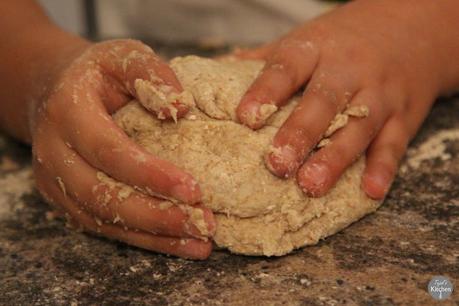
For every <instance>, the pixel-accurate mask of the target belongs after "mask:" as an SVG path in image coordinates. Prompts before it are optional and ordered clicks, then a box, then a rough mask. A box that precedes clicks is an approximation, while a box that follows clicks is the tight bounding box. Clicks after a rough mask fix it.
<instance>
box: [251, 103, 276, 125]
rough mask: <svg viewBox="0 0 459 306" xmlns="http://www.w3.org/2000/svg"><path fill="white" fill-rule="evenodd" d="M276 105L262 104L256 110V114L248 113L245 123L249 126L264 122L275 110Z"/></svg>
mask: <svg viewBox="0 0 459 306" xmlns="http://www.w3.org/2000/svg"><path fill="white" fill-rule="evenodd" d="M277 109H278V108H277V106H276V105H274V104H262V105H261V106H260V108H259V110H258V114H254V113H248V116H247V117H246V118H247V124H248V125H249V126H254V125H257V124H258V123H259V122H261V123H264V122H265V121H266V120H267V119H268V118H269V117H270V116H271V115H272V114H274V113H275V112H276V111H277Z"/></svg>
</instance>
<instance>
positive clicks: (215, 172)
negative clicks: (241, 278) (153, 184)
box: [114, 56, 380, 256]
mask: <svg viewBox="0 0 459 306" xmlns="http://www.w3.org/2000/svg"><path fill="white" fill-rule="evenodd" d="M262 66H263V63H262V62H258V61H236V60H221V61H215V60H212V59H205V58H199V57H196V56H187V57H179V58H175V59H173V60H172V61H171V67H172V69H173V70H174V71H175V73H176V74H177V77H178V78H179V80H180V82H181V83H182V85H183V87H184V89H185V90H186V91H187V92H189V93H191V95H192V96H193V98H194V100H195V104H196V105H195V106H194V107H192V110H191V111H190V113H189V114H188V115H187V116H186V118H184V119H180V120H178V122H177V123H174V122H173V121H160V120H158V119H157V118H155V116H154V115H152V113H151V112H148V111H147V110H146V109H145V107H143V106H142V105H141V104H140V103H138V102H136V101H133V102H131V103H130V104H128V105H126V106H125V107H124V108H122V109H120V110H119V111H118V112H117V113H116V114H115V115H114V118H115V120H116V122H117V124H118V125H119V126H120V127H121V128H122V129H124V130H125V131H126V133H127V134H128V135H129V136H130V137H131V138H132V139H133V140H134V141H135V142H137V143H138V144H140V145H141V146H143V147H145V148H146V149H147V150H148V151H149V152H151V153H153V154H155V155H156V156H159V157H160V158H163V159H166V160H169V161H171V162H173V163H175V164H176V165H178V166H179V167H182V168H184V169H186V170H187V171H188V172H190V173H191V174H192V175H193V176H194V177H195V178H196V179H197V180H198V182H199V184H200V187H201V190H202V193H203V203H204V204H205V205H206V206H208V207H210V208H211V209H212V210H213V211H214V212H215V216H216V219H217V232H216V235H215V238H214V239H215V243H216V244H217V245H218V246H219V247H222V248H227V249H229V250H230V251H231V252H234V253H239V254H245V255H266V256H273V255H275V256H279V255H284V254H287V253H289V252H291V251H292V250H294V249H295V248H299V247H302V246H305V245H312V244H316V243H317V242H318V241H319V239H321V238H324V237H327V236H329V235H332V234H334V233H336V232H337V231H339V230H341V229H343V228H344V227H346V226H348V225H349V224H350V223H352V222H354V221H356V220H358V219H359V218H361V217H362V216H364V215H366V214H368V213H370V212H372V211H374V210H375V209H376V208H377V207H378V206H379V204H380V203H379V202H376V201H372V200H370V199H369V198H367V197H366V196H365V194H364V193H363V192H362V191H361V189H360V177H361V173H362V170H363V166H364V160H363V159H360V160H358V161H357V162H356V163H355V164H354V165H353V166H352V167H351V168H350V169H349V170H348V171H347V172H346V173H345V174H344V175H343V177H342V178H341V180H340V181H339V182H338V184H337V185H336V187H335V188H333V190H332V191H331V192H330V193H329V194H328V195H326V196H324V197H322V198H319V199H313V198H308V197H306V196H305V195H304V194H303V193H302V192H301V191H300V189H299V188H298V187H297V186H296V183H295V181H294V180H293V179H289V180H283V179H279V178H277V177H275V176H274V175H272V174H271V173H270V172H269V171H268V170H267V168H266V166H265V164H264V160H263V156H264V154H265V153H266V152H267V150H268V149H269V146H270V142H271V139H272V138H273V136H274V134H275V133H276V131H277V130H278V128H279V127H280V126H281V124H282V122H283V121H284V120H285V119H286V118H287V116H288V115H289V114H290V112H291V111H292V109H293V107H294V106H295V104H296V99H295V98H294V99H292V101H291V102H290V103H289V104H288V105H287V106H286V107H284V108H282V109H281V110H280V111H279V112H276V113H274V114H273V115H272V116H270V118H269V119H268V121H267V122H268V124H267V125H266V127H264V128H262V129H260V130H258V131H252V130H250V129H249V128H247V127H245V126H243V125H240V124H238V123H236V115H235V109H236V107H237V104H238V102H239V100H240V98H241V96H242V95H243V93H244V92H245V91H246V89H247V88H248V86H249V85H250V84H251V82H252V81H253V80H254V78H255V77H256V75H257V74H258V73H259V71H260V69H261V68H262ZM137 85H138V86H137ZM145 86H146V87H148V86H149V85H148V84H147V83H142V82H139V83H138V84H136V90H137V91H138V92H143V94H142V95H139V97H140V100H141V102H142V104H151V103H153V102H154V101H155V99H156V100H158V97H157V96H154V92H153V91H152V93H151V95H153V96H151V95H150V96H149V97H148V91H149V90H148V88H146V87H145ZM160 98H161V97H160ZM164 101H167V97H165V96H164V97H163V100H162V101H159V103H164ZM364 112H365V111H364ZM355 113H359V112H358V110H357V111H356V110H350V111H348V114H346V112H344V114H341V115H344V116H348V115H349V116H351V115H352V116H357V117H358V114H357V115H356V114H355ZM270 114H272V110H270V109H268V111H267V114H266V116H267V117H268V116H269V115H270ZM335 119H336V118H335ZM335 121H340V122H342V119H339V120H335ZM345 121H346V122H347V120H345ZM338 128H339V127H338ZM333 129H335V128H332V130H333Z"/></svg>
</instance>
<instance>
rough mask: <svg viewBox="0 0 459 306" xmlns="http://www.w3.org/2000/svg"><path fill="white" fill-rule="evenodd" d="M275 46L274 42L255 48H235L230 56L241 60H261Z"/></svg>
mask: <svg viewBox="0 0 459 306" xmlns="http://www.w3.org/2000/svg"><path fill="white" fill-rule="evenodd" d="M277 44H278V42H277V41H276V42H272V43H269V44H265V45H263V46H260V47H256V48H235V49H234V50H233V51H232V52H231V54H230V55H231V56H235V57H237V58H239V59H242V60H263V59H266V58H267V57H268V56H269V55H270V54H271V53H272V52H273V51H274V49H275V48H276V46H277Z"/></svg>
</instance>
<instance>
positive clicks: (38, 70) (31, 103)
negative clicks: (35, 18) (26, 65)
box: [25, 27, 92, 140]
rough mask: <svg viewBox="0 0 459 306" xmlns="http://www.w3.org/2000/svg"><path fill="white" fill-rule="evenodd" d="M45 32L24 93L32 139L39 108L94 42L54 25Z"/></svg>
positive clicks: (34, 58)
mask: <svg viewBox="0 0 459 306" xmlns="http://www.w3.org/2000/svg"><path fill="white" fill-rule="evenodd" d="M42 33H43V35H44V36H45V37H48V39H47V41H46V42H45V43H43V44H40V46H39V50H37V52H36V53H35V55H34V57H33V59H32V60H31V62H30V71H29V74H28V82H27V83H28V90H27V91H26V96H25V103H26V107H27V130H28V132H29V140H31V136H32V135H33V129H34V125H35V117H36V114H37V110H38V109H39V108H40V106H41V104H42V103H43V102H44V101H46V99H47V98H48V96H49V94H50V93H51V92H52V91H53V88H54V87H55V86H56V82H58V80H59V77H60V76H61V75H62V73H63V71H64V70H65V69H66V68H67V67H68V66H69V65H70V63H71V62H72V61H73V60H75V59H76V58H77V57H78V56H79V55H80V54H82V53H83V52H84V51H85V50H86V49H87V48H88V47H89V46H90V45H91V44H92V43H91V42H89V41H87V40H85V39H83V38H81V37H78V36H75V35H72V34H69V33H67V32H64V31H62V30H60V29H59V28H55V27H53V28H48V29H43V30H42Z"/></svg>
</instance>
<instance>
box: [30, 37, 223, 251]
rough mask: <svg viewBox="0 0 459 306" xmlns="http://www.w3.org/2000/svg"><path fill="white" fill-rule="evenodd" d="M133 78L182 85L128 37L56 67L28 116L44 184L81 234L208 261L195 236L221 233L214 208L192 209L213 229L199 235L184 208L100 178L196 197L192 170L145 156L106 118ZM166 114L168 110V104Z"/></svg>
mask: <svg viewBox="0 0 459 306" xmlns="http://www.w3.org/2000/svg"><path fill="white" fill-rule="evenodd" d="M136 79H144V80H148V81H151V82H152V83H153V84H155V85H168V86H171V87H172V88H173V90H174V91H176V92H177V93H179V92H181V91H182V88H181V86H180V84H179V82H178V81H177V79H176V78H175V75H174V73H173V72H172V70H171V69H170V68H169V67H168V66H167V65H166V64H164V63H163V62H162V61H161V60H160V59H159V58H158V57H157V56H156V55H155V54H154V53H153V51H152V50H151V49H150V48H148V47H147V46H145V45H143V44H141V43H140V42H137V41H132V40H118V41H109V42H103V43H99V44H94V45H90V46H89V47H88V48H87V49H86V50H85V51H84V52H83V53H82V54H81V55H79V56H78V57H77V58H76V59H72V60H69V61H68V64H66V65H65V68H63V69H60V71H59V72H58V73H57V77H56V78H55V81H53V84H51V85H49V86H50V88H49V89H48V90H47V92H48V93H47V94H46V98H45V99H44V100H43V101H42V102H40V103H39V104H38V105H37V106H36V109H35V111H34V115H32V118H31V119H32V121H33V124H32V139H33V141H32V143H33V153H34V160H33V164H34V171H35V175H36V180H37V185H38V188H39V190H40V192H41V193H42V194H43V195H44V196H45V197H46V199H47V200H49V201H50V202H52V203H54V204H55V205H57V206H60V207H61V208H62V210H63V211H64V212H65V214H66V215H67V216H68V217H69V218H70V219H71V221H73V222H74V223H76V224H78V225H81V226H82V227H83V229H85V230H89V231H91V232H97V233H100V234H102V235H105V236H108V237H111V238H115V239H118V240H122V241H125V242H127V243H129V244H132V245H136V246H139V247H142V248H146V249H151V250H155V251H159V252H164V253H169V254H174V255H178V256H183V257H188V258H206V257H207V256H208V255H209V254H210V251H211V242H210V241H207V240H206V241H203V240H201V239H199V238H203V236H211V235H212V234H213V232H214V230H215V221H214V219H213V215H212V212H211V211H210V210H209V209H207V208H204V207H202V206H195V207H200V209H202V211H203V213H204V217H205V220H206V222H207V227H208V233H207V234H201V232H200V231H199V230H198V229H197V228H196V227H195V226H194V225H193V224H192V223H191V222H190V220H189V216H188V215H187V214H186V213H185V212H184V211H182V210H181V209H180V208H179V207H177V206H172V207H168V206H167V205H165V203H162V204H161V202H162V201H161V200H159V199H157V198H153V197H150V196H147V195H145V194H144V193H141V192H138V191H136V190H126V189H120V186H119V184H118V185H117V184H116V182H115V181H111V182H112V183H110V179H108V182H109V183H102V182H101V180H100V178H101V177H102V178H103V177H105V179H106V180H107V177H106V176H104V174H103V173H106V174H108V175H109V176H110V177H112V178H113V179H115V180H116V181H120V182H124V183H126V184H128V185H131V186H136V187H138V188H140V189H143V190H148V191H149V192H150V193H154V194H158V195H161V196H163V197H167V198H174V199H177V200H179V201H182V202H185V203H187V204H189V205H192V204H196V203H197V202H199V201H200V198H201V194H200V189H199V186H198V185H197V183H196V181H195V180H194V179H193V178H192V177H191V175H190V174H188V173H185V172H184V171H182V170H180V169H178V168H176V167H175V166H174V165H172V164H171V163H169V162H166V161H163V160H160V159H158V158H156V157H154V156H152V155H150V154H149V153H147V152H146V151H145V150H144V149H142V148H140V147H139V146H137V145H136V144H135V143H133V142H132V141H131V140H130V139H129V138H128V136H127V135H125V134H124V133H123V131H122V130H121V129H120V128H118V127H117V126H116V125H115V123H114V122H113V121H112V118H111V116H110V114H112V113H113V112H115V111H116V110H117V109H119V108H120V107H121V106H123V105H124V104H126V103H127V102H129V101H130V100H131V99H132V98H133V97H134V96H135V95H136V93H135V90H134V81H135V80H136ZM158 88H160V87H158ZM162 88H166V87H165V86H162ZM179 102H180V101H179ZM176 107H177V109H178V115H179V116H181V115H183V114H184V113H185V112H186V111H187V109H186V107H185V106H184V105H180V104H178V103H177V104H176ZM164 113H165V114H166V116H167V115H170V114H169V113H168V111H167V109H166V110H164Z"/></svg>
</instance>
